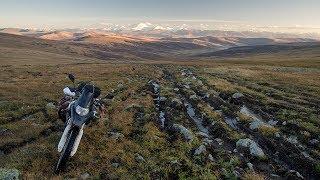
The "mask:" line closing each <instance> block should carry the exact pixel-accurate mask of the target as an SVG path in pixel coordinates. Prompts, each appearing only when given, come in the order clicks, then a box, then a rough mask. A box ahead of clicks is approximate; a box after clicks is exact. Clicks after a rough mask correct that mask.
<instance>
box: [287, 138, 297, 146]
mask: <svg viewBox="0 0 320 180" xmlns="http://www.w3.org/2000/svg"><path fill="white" fill-rule="evenodd" d="M286 139H287V141H288V142H289V143H291V144H298V138H297V137H296V136H289V137H288V138H286Z"/></svg>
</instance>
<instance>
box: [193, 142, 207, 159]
mask: <svg viewBox="0 0 320 180" xmlns="http://www.w3.org/2000/svg"><path fill="white" fill-rule="evenodd" d="M204 152H206V147H205V146H204V145H203V144H202V145H200V146H199V147H198V148H197V149H196V150H195V151H194V155H196V156H197V155H200V154H202V153H204Z"/></svg>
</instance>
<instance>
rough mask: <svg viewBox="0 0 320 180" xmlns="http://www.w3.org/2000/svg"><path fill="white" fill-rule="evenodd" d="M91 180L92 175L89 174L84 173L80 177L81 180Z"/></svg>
mask: <svg viewBox="0 0 320 180" xmlns="http://www.w3.org/2000/svg"><path fill="white" fill-rule="evenodd" d="M89 178H90V174H89V173H83V174H81V175H80V177H79V179H80V180H86V179H89Z"/></svg>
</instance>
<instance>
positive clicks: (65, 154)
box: [55, 128, 79, 173]
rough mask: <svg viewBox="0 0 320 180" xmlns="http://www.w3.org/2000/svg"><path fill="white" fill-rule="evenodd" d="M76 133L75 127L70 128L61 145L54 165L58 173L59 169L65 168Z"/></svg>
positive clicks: (77, 132) (77, 131)
mask: <svg viewBox="0 0 320 180" xmlns="http://www.w3.org/2000/svg"><path fill="white" fill-rule="evenodd" d="M78 134H79V130H78V129H77V128H76V129H71V130H70V133H69V135H68V138H67V141H66V143H65V145H64V147H63V150H62V152H61V154H60V158H59V160H58V162H57V165H56V167H55V172H56V173H59V172H60V171H61V170H63V169H64V168H65V166H66V163H67V161H68V159H69V157H70V154H71V151H72V149H73V145H74V143H75V140H76V138H77V136H78Z"/></svg>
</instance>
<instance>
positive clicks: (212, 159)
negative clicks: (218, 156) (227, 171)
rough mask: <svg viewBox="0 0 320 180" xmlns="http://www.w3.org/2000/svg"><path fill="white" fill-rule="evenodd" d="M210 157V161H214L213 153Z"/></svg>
mask: <svg viewBox="0 0 320 180" xmlns="http://www.w3.org/2000/svg"><path fill="white" fill-rule="evenodd" d="M208 159H209V160H210V161H212V162H213V161H214V158H213V156H212V154H209V156H208Z"/></svg>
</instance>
